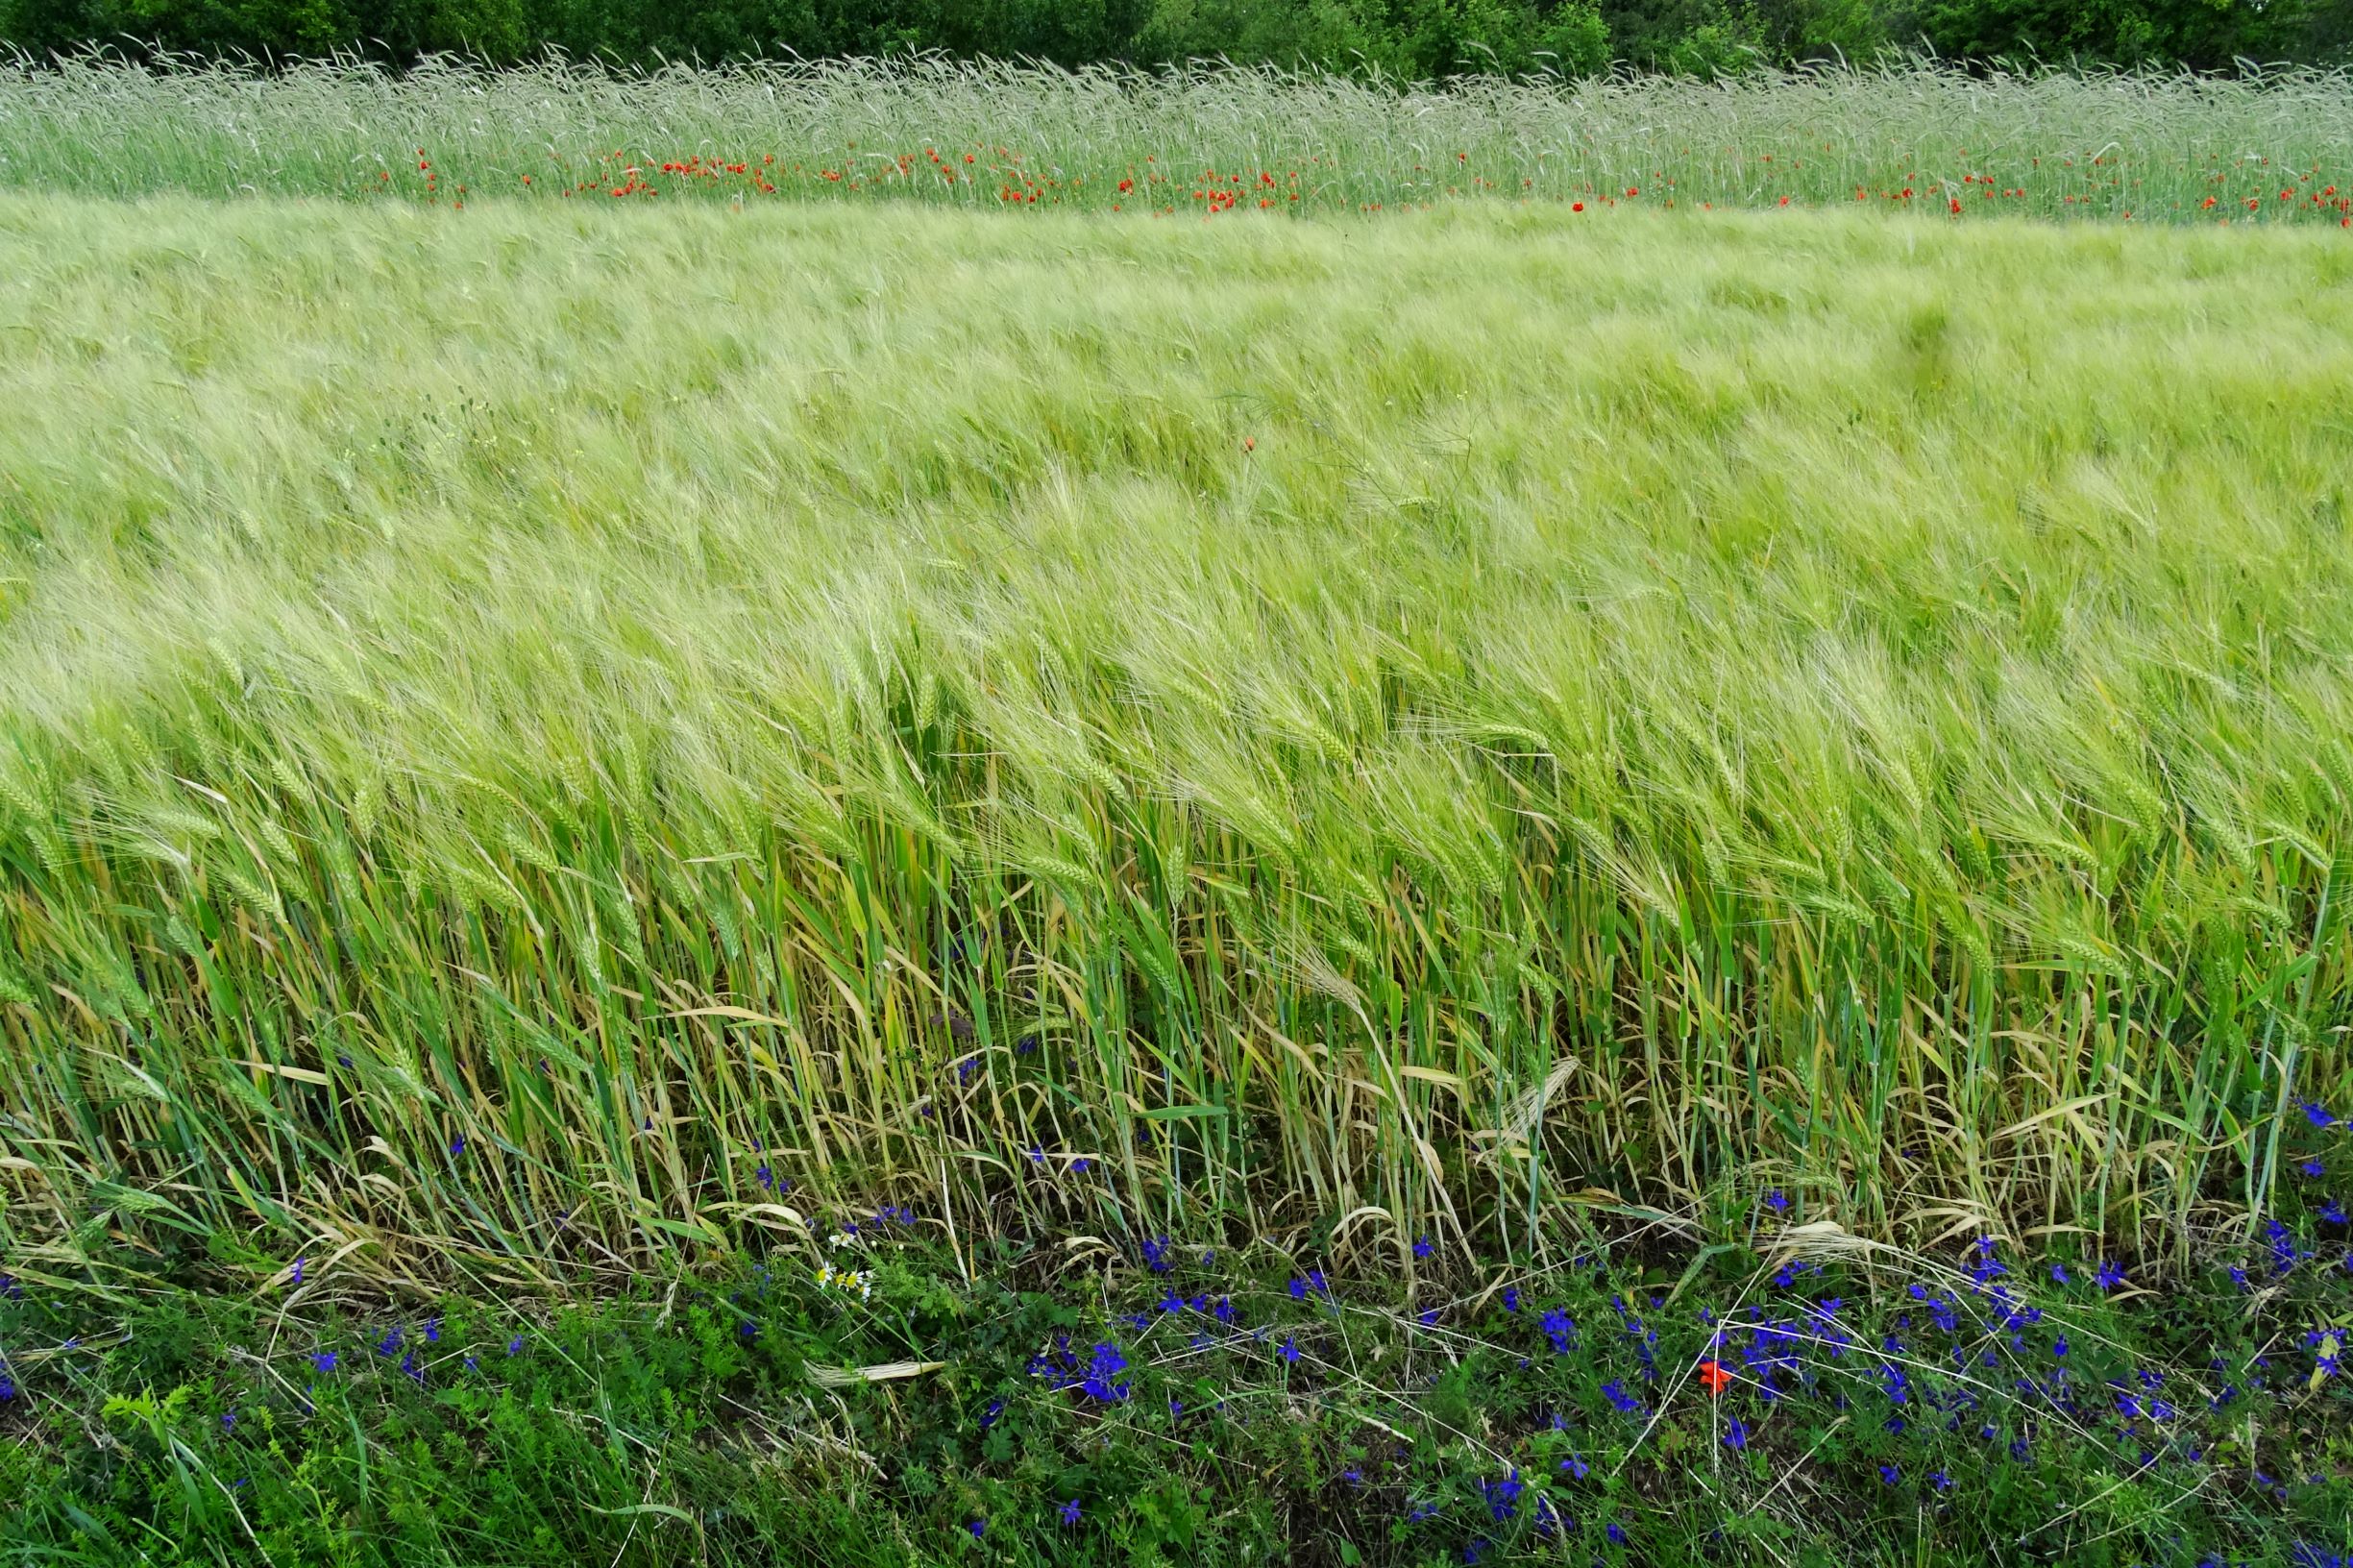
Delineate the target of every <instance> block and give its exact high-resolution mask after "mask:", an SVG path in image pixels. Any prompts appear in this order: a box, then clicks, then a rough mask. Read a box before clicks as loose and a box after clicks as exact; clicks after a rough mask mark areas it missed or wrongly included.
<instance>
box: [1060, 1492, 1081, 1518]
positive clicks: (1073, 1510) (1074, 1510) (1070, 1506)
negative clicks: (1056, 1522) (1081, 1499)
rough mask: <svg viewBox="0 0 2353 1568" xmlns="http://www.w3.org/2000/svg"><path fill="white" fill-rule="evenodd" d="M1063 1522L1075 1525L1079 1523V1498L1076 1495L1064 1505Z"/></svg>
mask: <svg viewBox="0 0 2353 1568" xmlns="http://www.w3.org/2000/svg"><path fill="white" fill-rule="evenodd" d="M1062 1522H1063V1523H1064V1524H1066V1525H1075V1524H1077V1523H1078V1499H1077V1498H1075V1497H1074V1498H1072V1499H1070V1501H1068V1502H1067V1503H1065V1504H1064V1505H1063V1506H1062Z"/></svg>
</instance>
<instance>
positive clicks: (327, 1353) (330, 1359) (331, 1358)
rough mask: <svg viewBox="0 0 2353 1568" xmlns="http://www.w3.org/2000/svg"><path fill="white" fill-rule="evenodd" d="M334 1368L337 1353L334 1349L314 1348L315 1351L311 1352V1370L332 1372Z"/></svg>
mask: <svg viewBox="0 0 2353 1568" xmlns="http://www.w3.org/2000/svg"><path fill="white" fill-rule="evenodd" d="M334 1369H335V1353H334V1352H333V1351H331V1350H314V1351H312V1352H311V1353H310V1370H311V1371H313V1372H332V1371H333V1370H334Z"/></svg>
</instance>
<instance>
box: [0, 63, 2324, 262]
mask: <svg viewBox="0 0 2353 1568" xmlns="http://www.w3.org/2000/svg"><path fill="white" fill-rule="evenodd" d="M0 188H26V189H37V190H50V191H61V192H70V193H79V194H103V195H110V196H134V195H144V194H156V193H165V192H179V193H188V194H197V195H204V196H217V197H242V196H257V195H268V196H317V197H331V198H336V199H343V200H386V199H389V200H393V201H397V202H417V201H421V202H427V203H430V204H436V205H443V206H456V205H463V204H466V203H473V204H474V205H477V206H478V205H479V204H480V203H481V202H482V201H484V200H486V199H489V198H492V197H499V198H508V199H520V198H536V199H547V200H554V199H561V198H575V199H580V200H589V201H594V200H599V199H601V200H605V201H611V200H615V199H625V200H632V201H639V202H652V203H657V204H658V203H659V202H661V201H663V200H666V199H685V200H690V201H691V200H703V201H718V202H721V203H723V204H729V205H734V204H748V205H761V204H767V205H794V206H798V205H804V204H806V203H809V202H812V201H819V200H822V201H849V202H867V201H872V200H878V199H879V200H900V201H912V202H919V203H924V204H928V205H939V206H948V207H963V208H1009V207H1014V206H1019V207H1021V208H1024V209H1034V208H1055V207H1065V208H1083V209H1087V210H1092V211H1106V212H1107V211H1114V210H1117V211H1123V212H1126V213H1129V214H1135V213H1139V212H1155V213H1159V214H1161V215H1163V216H1178V215H1190V214H1194V213H1199V214H1202V215H1205V216H1214V215H1217V214H1220V213H1223V212H1227V211H1231V210H1233V209H1234V208H1237V207H1240V208H1247V209H1253V210H1255V209H1260V208H1278V209H1281V210H1283V211H1286V212H1290V211H1300V212H1310V213H1312V212H1331V211H1343V212H1362V211H1369V210H1375V209H1380V210H1393V209H1395V208H1399V207H1428V206H1433V205H1439V204H1444V203H1449V202H1458V201H1461V200H1464V199H1479V200H1490V199H1498V198H1501V199H1508V200H1518V201H1525V202H1528V203H1531V204H1542V205H1552V204H1575V203H1583V204H1585V205H1586V206H1587V207H1589V208H1592V209H1594V210H1597V211H1598V210H1603V209H1605V208H1619V207H1624V206H1643V207H1676V208H1694V207H1697V208H1703V209H1707V208H1728V207H1729V208H1781V207H1839V208H1851V207H1858V206H1859V207H1863V208H1872V207H1881V208H1885V207H1894V208H1931V209H1934V210H1935V211H1937V212H1939V213H1944V214H1948V215H1951V216H1961V217H1970V218H1976V217H1981V216H1992V215H2009V216H2017V215H2028V216H2035V217H2042V218H2056V219H2072V220H2083V219H2108V220H2114V221H2118V222H2127V221H2129V222H2136V223H2151V222H2194V221H2195V222H2222V221H2229V222H2232V223H2235V224H2240V225H2244V224H2246V223H2249V222H2255V223H2259V224H2265V225H2270V224H2279V223H2316V224H2326V225H2332V226H2337V227H2342V228H2347V229H2353V78H2348V76H2347V75H2346V73H2344V72H2343V71H2321V70H2313V69H2295V70H2274V71H2270V72H2267V73H2264V72H2257V73H2254V74H2251V75H2249V76H2245V77H2242V78H2237V79H2221V78H2214V77H2199V76H2194V75H2189V74H2186V73H2185V74H2174V75H2168V74H2164V73H2161V72H2148V71H2134V72H2110V73H2105V74H2094V75H2083V74H2075V73H2067V72H2049V73H2039V74H2031V75H2020V74H2014V73H2003V72H1999V71H1995V72H1991V73H1985V74H1978V75H1969V74H1964V73H1962V72H1959V71H1955V70H1952V69H1949V68H1948V67H1945V66H1942V65H1940V64H1937V63H1936V62H1933V61H1910V62H1901V63H1891V64H1888V65H1886V66H1882V67H1878V68H1873V69H1849V68H1837V69H1827V68H1826V69H1817V70H1809V71H1801V72H1788V73H1783V72H1755V73H1752V74H1749V75H1744V76H1740V77H1735V78H1730V79H1728V80H1725V81H1721V82H1718V83H1714V84H1712V85H1710V84H1701V83H1696V82H1693V81H1691V80H1688V79H1678V78H1665V77H1650V76H1625V77H1618V78H1610V79H1601V80H1582V81H1574V82H1564V81H1561V80H1558V79H1550V80H1547V79H1537V80H1530V81H1511V80H1507V79H1501V78H1491V77H1472V78H1465V79H1461V80H1458V81H1454V82H1449V83H1444V84H1421V85H1399V84H1393V83H1386V82H1382V81H1379V80H1357V79H1352V78H1348V77H1340V76H1332V75H1325V74H1320V73H1318V74H1305V75H1300V74H1292V73H1287V72H1283V71H1279V70H1272V69H1258V68H1242V67H1233V66H1224V65H1217V64H1202V65H1196V66H1194V67H1191V68H1189V69H1184V70H1169V71H1161V72H1143V71H1134V70H1121V69H1113V68H1094V69H1087V70H1080V71H1067V72H1066V71H1059V70H1051V69H1033V68H1028V67H1021V66H1012V65H991V64H985V63H981V64H970V63H957V62H953V61H944V60H937V59H922V60H916V61H818V62H810V63H806V64H773V63H772V64H766V65H745V66H737V67H728V68H709V67H678V68H674V69H669V70H664V71H659V72H654V73H650V74H648V73H635V72H631V73H617V72H610V71H605V70H602V69H599V68H596V67H594V66H589V65H583V64H579V63H576V62H571V61H561V60H557V61H549V62H548V63H546V64H544V65H543V66H542V67H540V68H538V69H522V68H516V69H504V70H486V69H480V68H477V67H474V66H471V65H468V64H466V63H464V62H462V61H449V60H434V61H428V62H427V63H426V64H425V65H424V66H423V67H422V68H419V69H416V70H413V71H409V72H405V73H400V74H394V73H391V72H387V71H384V70H382V69H380V68H377V67H373V66H368V65H364V64H359V63H356V62H351V61H316V62H310V63H296V64H293V65H291V66H288V67H285V68H282V69H278V70H274V71H263V70H257V69H252V68H247V67H240V66H236V65H228V64H217V63H214V64H208V63H203V62H198V61H185V62H181V63H179V64H177V65H171V66H168V67H167V68H161V69H150V68H147V67H143V66H135V65H131V64H127V63H124V62H121V61H115V60H111V59H110V58H108V57H106V56H103V55H99V56H87V57H81V58H78V59H73V60H68V61H62V62H56V63H51V64H43V65H36V64H34V63H33V62H31V61H26V60H23V59H18V60H16V61H0Z"/></svg>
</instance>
